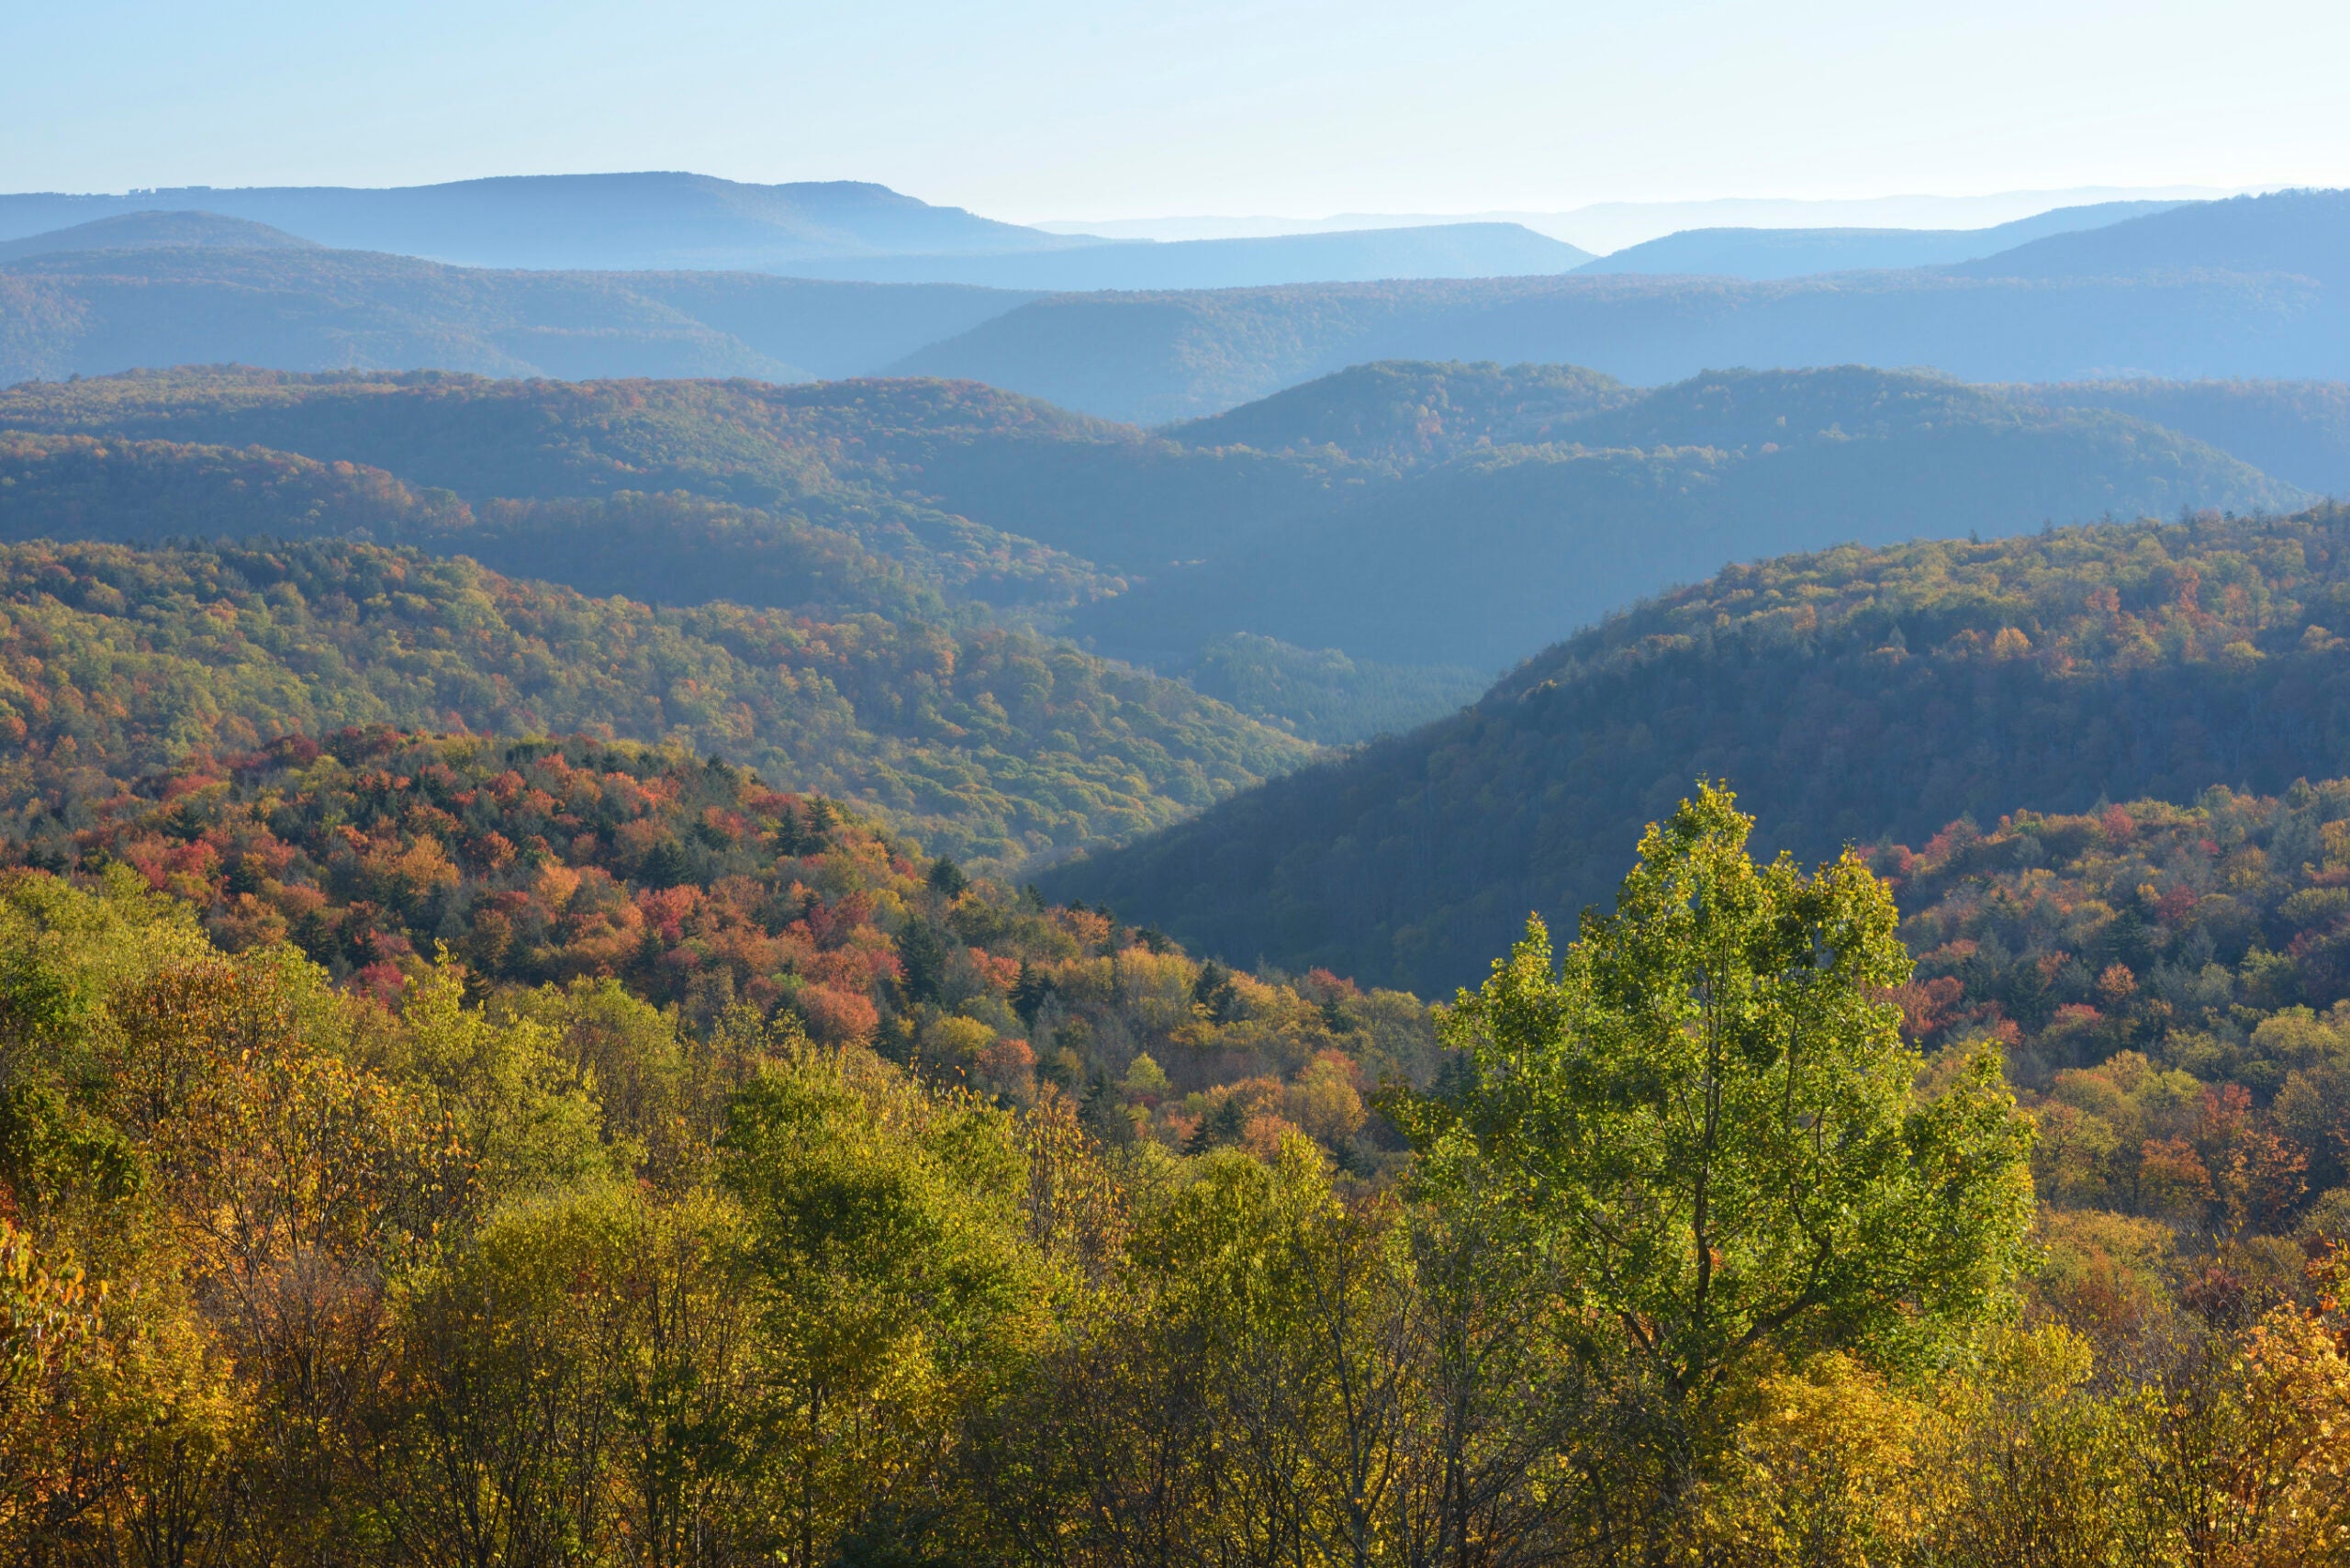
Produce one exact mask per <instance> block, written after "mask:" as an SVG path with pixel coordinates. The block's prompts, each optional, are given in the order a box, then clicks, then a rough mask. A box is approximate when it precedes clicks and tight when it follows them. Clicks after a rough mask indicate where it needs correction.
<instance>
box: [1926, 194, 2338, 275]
mask: <svg viewBox="0 0 2350 1568" xmlns="http://www.w3.org/2000/svg"><path fill="white" fill-rule="evenodd" d="M1956 270H1958V271H1959V272H1961V273H1964V274H1967V275H1969V276H1974V277H2029V278H2091V277H2099V278H2104V277H2111V278H2121V277H2144V276H2147V275H2148V274H2186V273H2231V274H2240V275H2241V274H2269V275H2281V276H2287V277H2302V278H2308V279H2311V280H2312V281H2314V282H2317V283H2321V284H2332V285H2336V286H2339V285H2342V284H2345V283H2350V191H2345V190H2331V191H2317V190H2300V191H2277V192H2275V193H2273V194H2271V195H2268V196H2233V197H2231V198H2229V199H2228V200H2226V201H2199V202H2194V203H2191V204H2189V205H2187V206H2184V207H2177V208H2174V209H2172V210H2170V211H2167V212H2160V213H2155V214H2154V215H2152V216H2150V217H2145V218H2132V219H2130V220H2128V221H2126V222H2122V223H2116V224H2113V225H2111V226H2109V227H2107V228H2102V229H2096V230H2089V231H2087V232H2085V233H2076V234H2055V235H2051V236H2049V237H2048V238H2046V239H2044V240H2035V241H2032V242H2031V243H2030V244H2026V245H2019V246H2017V247H2016V248H2014V249H2013V250H2009V251H2003V252H1999V253H1998V254H1997V255H1991V256H1986V257H1984V258H1983V259H1981V260H1980V261H1973V262H1969V263H1966V264H1965V265H1964V266H1963V267H1960V268H1958V269H1956Z"/></svg>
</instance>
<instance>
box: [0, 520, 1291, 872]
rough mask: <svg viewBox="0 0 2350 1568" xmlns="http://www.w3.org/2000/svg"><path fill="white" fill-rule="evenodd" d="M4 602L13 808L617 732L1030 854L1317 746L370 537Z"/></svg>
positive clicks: (860, 629) (1137, 697)
mask: <svg viewBox="0 0 2350 1568" xmlns="http://www.w3.org/2000/svg"><path fill="white" fill-rule="evenodd" d="M0 609H5V610H6V617H7V621H8V625H7V628H6V633H5V636H4V637H0V710H5V711H0V732H5V733H6V734H9V735H11V736H13V737H14V745H13V747H12V750H11V752H10V755H9V756H8V758H7V761H6V765H5V769H0V775H5V780H6V782H5V794H6V798H7V799H9V800H11V801H17V802H22V801H28V800H33V799H39V798H42V797H44V796H51V795H55V794H56V793H58V792H59V791H60V790H67V789H84V790H97V789H101V788H105V787H104V786H102V785H101V784H100V783H99V781H98V779H97V774H100V773H103V774H111V775H114V776H116V777H136V776H139V775H141V774H143V773H146V772H149V771H151V770H153V769H156V768H161V767H172V766H175V765H177V764H178V763H179V762H181V761H182V760H183V759H185V758H186V757H187V756H191V755H196V754H199V753H204V752H210V753H214V754H223V753H228V752H234V751H243V750H248V749H251V748H252V747H254V746H256V745H262V744H263V743H264V742H266V741H267V740H269V739H270V738H271V737H273V736H274V735H279V734H297V733H300V734H318V733H322V732H324V731H328V730H332V729H336V728H339V727H341V726H343V725H347V724H354V723H389V724H395V725H403V726H409V727H424V726H430V727H432V728H436V729H438V728H450V729H459V728H462V729H464V730H470V731H483V732H490V733H496V734H509V735H510V734H539V733H544V732H547V731H568V730H578V729H601V730H604V731H607V732H609V733H610V734H615V735H619V736H622V737H626V738H634V739H643V740H666V739H672V738H674V739H677V740H679V741H681V742H684V743H686V744H689V745H693V746H695V747H696V748H697V749H699V750H702V751H709V752H716V753H719V754H720V755H722V756H728V757H730V758H733V759H735V760H738V761H742V762H744V763H748V764H752V765H755V766H757V767H761V768H762V769H764V770H765V771H766V772H767V775H768V776H769V777H770V778H775V779H776V780H778V782H781V783H789V785H790V786H791V787H792V788H794V789H798V790H822V791H823V792H825V793H827V794H831V795H834V796H837V797H841V798H844V799H851V800H857V801H866V802H867V803H869V805H870V806H871V807H873V808H875V809H878V810H879V811H882V812H886V813H887V814H888V815H889V816H890V819H891V820H892V821H894V822H897V823H901V824H903V825H904V826H906V827H907V828H909V829H911V830H912V831H917V832H919V833H921V834H923V835H924V836H925V837H926V838H927V839H929V840H931V841H933V842H934V843H936V844H937V845H938V846H939V847H941V848H944V849H948V850H950V851H952V852H954V853H957V854H974V855H979V856H986V857H1019V856H1022V855H1024V854H1028V853H1032V852H1038V851H1049V850H1053V849H1056V848H1067V847H1069V846H1075V845H1077V844H1080V843H1082V842H1084V841H1087V840H1089V839H1093V838H1097V837H1104V836H1124V835H1127V834H1134V833H1136V832H1139V831H1142V830H1144V829H1147V828H1149V827H1153V826H1158V825H1163V824H1164V823H1169V822H1171V821H1173V820H1175V818H1177V817H1178V816H1180V815H1181V814H1183V813H1184V812H1190V811H1193V810H1197V809H1198V808H1200V807H1202V806H1203V805H1206V804H1207V803H1209V802H1210V801H1214V799H1216V798H1218V797H1219V796H1221V795H1223V794H1225V793H1228V792H1230V791H1231V790H1235V789H1237V788H1241V787H1243V786H1245V785H1247V784H1249V783H1253V782H1255V781H1256V780H1257V779H1259V778H1262V777H1264V776H1265V775H1266V774H1268V773H1270V772H1273V771H1278V770H1280V769H1281V768H1285V767H1292V766H1295V764H1296V763H1297V762H1299V761H1300V760H1302V759H1303V758H1304V756H1305V755H1306V753H1307V748H1306V747H1305V746H1304V745H1303V744H1302V743H1299V742H1297V741H1294V740H1292V739H1290V738H1288V737H1287V736H1284V735H1281V734H1278V733H1276V732H1273V731H1270V730H1267V729H1265V728H1264V727H1263V726H1261V725H1259V724H1257V723H1255V722H1251V721H1249V720H1247V719H1245V718H1243V717H1241V716H1240V715H1239V714H1237V713H1235V712H1233V711H1231V710H1230V709H1228V708H1225V707H1224V706H1223V705H1222V704H1220V703H1216V702H1213V701H1210V700H1206V699H1204V698H1202V697H1199V696H1197V695H1196V694H1194V693H1193V692H1192V690H1191V689H1189V688H1187V687H1184V686H1182V685H1180V684H1178V683H1175V682H1171V681H1167V680H1162V679H1158V678H1154V677H1151V676H1147V675H1144V674H1141V673H1139V672H1136V671H1134V670H1130V669H1126V668H1124V667H1122V666H1115V665H1111V664H1107V663H1105V662H1103V661H1102V660H1100V659H1096V658H1092V657H1090V656H1088V655H1084V654H1080V653H1079V652H1078V651H1076V650H1075V649H1073V648H1069V647H1068V646H1067V645H1065V644H1049V643H1046V642H1044V641H1042V640H1041V639H1037V638H1035V637H1032V636H1029V635H1026V634H1024V633H1010V632H1002V631H997V630H990V629H979V630H972V631H967V632H963V633H956V632H953V631H949V630H946V629H943V628H940V627H937V626H934V625H925V624H923V623H922V622H891V621H887V620H884V619H882V618H881V617H879V616H873V615H849V616H843V617H841V618H840V619H838V620H835V621H833V622H819V621H811V620H809V619H805V618H802V617H799V616H794V615H791V614H789V613H787V612H782V611H775V610H745V609H744V608H742V607H740V606H736V605H730V604H715V605H710V606H705V607H702V608H699V609H694V610H648V609H646V608H645V607H644V606H643V605H641V604H636V603H632V602H630V601H628V600H626V599H618V598H612V599H586V598H582V597H581V596H580V595H578V594H577V593H576V592H573V591H571V590H569V589H567V588H554V587H551V586H549V585H547V584H544V583H534V582H528V581H520V580H517V579H513V578H508V577H500V576H498V574H496V573H494V572H490V571H488V570H487V569H485V568H483V567H481V566H476V565H474V564H472V563H470V562H467V561H464V560H453V561H446V560H444V561H435V560H431V559H427V558H425V557H423V556H420V555H417V554H411V553H406V552H399V551H393V550H386V549H384V548H381V547H378V546H372V545H362V544H352V543H319V544H292V545H285V546H282V547H275V548H243V549H237V548H225V547H224V548H221V549H218V550H210V551H196V550H185V549H173V550H158V551H151V552H140V551H134V550H129V549H125V548H123V547H121V546H115V545H100V544H72V545H43V544H30V545H17V546H11V547H8V548H6V550H0ZM84 770H95V772H92V773H91V777H90V778H89V780H88V782H87V783H86V784H85V785H75V784H74V783H73V779H74V778H75V777H76V776H77V774H78V773H80V772H82V771H84Z"/></svg>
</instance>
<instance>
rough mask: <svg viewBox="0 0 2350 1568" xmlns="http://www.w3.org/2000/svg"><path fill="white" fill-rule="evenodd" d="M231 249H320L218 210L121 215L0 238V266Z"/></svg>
mask: <svg viewBox="0 0 2350 1568" xmlns="http://www.w3.org/2000/svg"><path fill="white" fill-rule="evenodd" d="M190 246H194V247H200V248H206V249H215V250H230V251H305V250H316V249H318V248H319V247H318V246H317V244H316V243H315V242H313V241H308V240H305V239H303V238H302V237H301V236H300V235H298V234H288V233H286V232H285V230H283V229H272V228H271V227H270V226H269V225H268V224H266V223H252V222H249V221H247V220H246V219H244V218H223V217H221V216H220V215H219V214H218V213H216V212H125V213H119V214H117V215H116V216H115V217H113V218H96V219H94V220H93V221H91V222H88V223H77V224H74V225H73V227H72V228H70V229H57V230H50V232H49V233H46V234H35V235H33V236H31V237H30V238H28V239H24V240H0V262H13V261H18V260H21V259H22V258H24V257H27V256H51V255H61V254H65V253H69V252H84V251H160V250H176V249H181V248H185V247H190Z"/></svg>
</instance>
